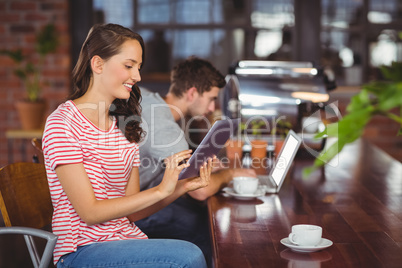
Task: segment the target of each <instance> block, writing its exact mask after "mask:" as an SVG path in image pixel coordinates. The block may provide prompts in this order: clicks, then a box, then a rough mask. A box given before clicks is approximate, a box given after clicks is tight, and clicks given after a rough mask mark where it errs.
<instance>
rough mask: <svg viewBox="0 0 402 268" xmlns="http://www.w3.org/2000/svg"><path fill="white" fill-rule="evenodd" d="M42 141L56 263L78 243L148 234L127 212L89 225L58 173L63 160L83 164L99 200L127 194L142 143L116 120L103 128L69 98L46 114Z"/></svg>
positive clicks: (135, 237) (80, 244) (75, 247)
mask: <svg viewBox="0 0 402 268" xmlns="http://www.w3.org/2000/svg"><path fill="white" fill-rule="evenodd" d="M42 142H43V145H42V147H43V154H44V157H45V165H46V172H47V178H48V183H49V188H50V194H51V197H52V203H53V208H54V212H53V221H52V228H53V233H54V234H56V235H57V236H58V240H57V244H56V248H55V250H54V263H55V264H56V263H57V261H58V260H59V258H60V257H61V256H63V255H64V254H67V253H70V252H73V251H75V250H76V249H77V247H78V246H84V245H88V244H91V243H94V242H102V241H113V240H121V239H146V238H147V236H146V235H145V234H144V233H143V232H142V231H141V230H140V229H139V228H138V227H137V226H136V225H135V224H134V223H130V221H129V220H128V218H126V217H123V218H119V219H115V220H111V221H107V222H104V223H101V224H95V225H91V226H88V225H87V224H86V223H85V222H84V221H83V220H81V218H80V217H79V216H78V214H77V213H76V211H75V210H74V208H73V206H72V205H71V203H70V201H69V200H68V198H67V195H66V194H65V192H64V190H63V188H62V186H61V184H60V182H59V179H58V178H57V175H56V172H55V168H56V167H57V166H58V165H61V164H75V163H83V165H84V167H85V171H86V173H87V175H88V177H89V180H90V182H91V184H92V187H93V189H94V193H95V197H96V198H97V199H98V200H103V199H111V198H116V197H122V196H124V195H125V187H126V184H127V180H128V178H129V176H130V174H131V170H132V168H133V167H134V168H138V166H139V164H140V160H139V147H138V144H137V143H135V142H134V143H130V142H129V141H128V140H127V139H126V138H125V136H124V135H123V133H122V132H121V131H120V130H119V128H118V127H117V125H116V120H114V121H113V124H112V126H111V128H110V129H109V130H108V131H104V130H100V129H99V128H98V127H96V126H95V125H94V124H93V123H92V122H90V121H89V120H88V119H87V118H86V117H85V116H84V115H83V114H82V113H81V112H80V111H79V109H78V108H77V107H76V106H75V104H74V103H73V102H72V101H67V102H65V103H63V104H61V105H60V106H59V107H58V108H57V110H56V111H54V112H53V113H52V114H51V115H50V116H49V117H48V119H47V121H46V126H45V131H44V133H43V138H42ZM77 187H80V186H79V185H77Z"/></svg>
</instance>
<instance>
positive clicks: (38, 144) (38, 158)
mask: <svg viewBox="0 0 402 268" xmlns="http://www.w3.org/2000/svg"><path fill="white" fill-rule="evenodd" d="M31 144H32V146H33V147H34V148H35V149H36V151H37V153H36V154H35V155H33V157H32V162H34V163H44V162H45V161H44V158H43V150H42V139H38V138H33V139H32V140H31Z"/></svg>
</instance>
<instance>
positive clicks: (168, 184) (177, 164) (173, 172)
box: [157, 150, 192, 195]
mask: <svg viewBox="0 0 402 268" xmlns="http://www.w3.org/2000/svg"><path fill="white" fill-rule="evenodd" d="M191 151H192V150H185V151H181V152H179V153H177V154H174V155H171V156H169V157H167V158H165V159H164V160H163V163H164V165H165V174H164V175H163V179H162V182H161V183H160V184H159V185H158V186H157V187H158V188H159V191H161V192H163V193H164V194H166V195H170V194H172V193H173V192H174V190H175V189H176V184H177V180H178V178H179V174H180V172H181V171H182V170H183V169H184V168H186V167H188V166H189V164H187V163H186V161H185V160H187V159H188V158H190V156H191Z"/></svg>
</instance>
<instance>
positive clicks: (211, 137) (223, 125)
mask: <svg viewBox="0 0 402 268" xmlns="http://www.w3.org/2000/svg"><path fill="white" fill-rule="evenodd" d="M239 124H240V118H237V119H222V120H218V121H216V122H215V123H214V124H213V125H212V127H211V129H210V130H209V131H208V133H207V135H205V137H204V138H203V139H202V141H201V143H200V145H198V147H197V149H196V150H195V151H194V153H193V154H192V155H191V157H190V159H189V160H188V161H187V162H188V163H189V164H190V166H189V167H187V168H185V169H183V170H182V171H181V172H180V174H179V180H181V179H186V178H192V177H198V176H199V174H200V168H201V166H202V165H203V164H204V162H205V161H207V159H208V158H212V157H213V156H214V155H218V153H219V151H220V150H221V149H222V148H223V147H224V146H225V143H226V142H227V140H228V139H229V138H230V137H231V136H233V134H234V133H236V132H237V128H238V127H239Z"/></svg>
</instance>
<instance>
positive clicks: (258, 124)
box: [250, 119, 268, 159]
mask: <svg viewBox="0 0 402 268" xmlns="http://www.w3.org/2000/svg"><path fill="white" fill-rule="evenodd" d="M250 126H251V134H252V136H253V139H251V140H250V144H251V153H250V156H251V158H252V159H254V158H264V157H266V156H267V146H268V141H267V140H266V139H263V138H262V133H263V130H264V129H266V127H267V122H266V121H265V120H262V119H259V120H257V119H253V120H251V121H250Z"/></svg>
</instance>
